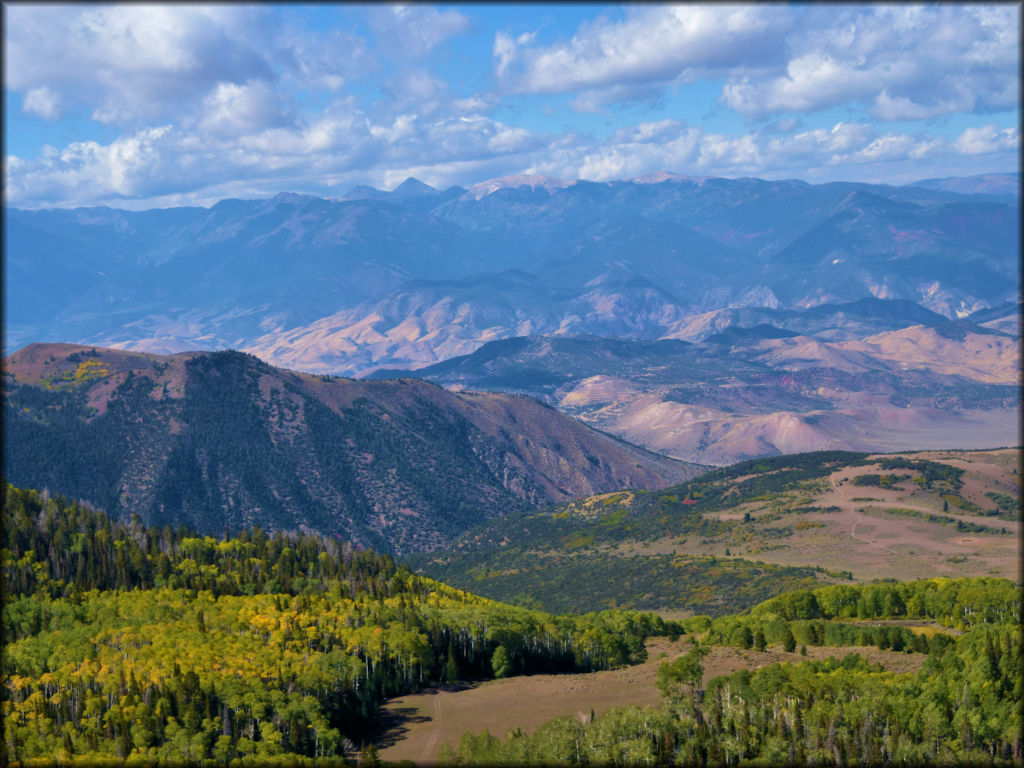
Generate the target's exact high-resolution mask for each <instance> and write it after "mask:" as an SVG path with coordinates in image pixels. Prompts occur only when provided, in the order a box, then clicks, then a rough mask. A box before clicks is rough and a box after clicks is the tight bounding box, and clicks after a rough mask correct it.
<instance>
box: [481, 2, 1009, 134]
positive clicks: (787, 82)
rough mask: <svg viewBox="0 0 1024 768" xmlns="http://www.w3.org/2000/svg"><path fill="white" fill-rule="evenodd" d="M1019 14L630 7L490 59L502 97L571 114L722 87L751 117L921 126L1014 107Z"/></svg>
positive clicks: (997, 8)
mask: <svg viewBox="0 0 1024 768" xmlns="http://www.w3.org/2000/svg"><path fill="white" fill-rule="evenodd" d="M1019 15H1020V7H1019V5H1010V4H1005V5H974V6H971V5H968V6H963V5H938V6H935V5H932V6H924V5H884V4H883V5H878V6H846V7H844V6H834V7H827V8H816V7H812V6H806V7H799V8H794V7H792V6H785V5H756V6H755V5H731V4H720V5H704V6H701V5H682V6H669V5H655V6H631V7H630V8H628V9H627V11H626V17H625V19H623V20H621V21H614V22H613V21H610V20H608V19H607V18H605V17H600V18H598V19H596V20H595V21H593V22H589V23H585V24H582V25H581V26H580V27H579V29H578V30H577V31H576V33H575V35H574V36H573V37H572V38H571V39H570V40H568V41H560V42H556V43H554V44H551V45H546V46H545V45H539V44H536V43H535V42H534V41H533V40H532V39H531V40H526V41H520V40H516V39H513V38H512V37H511V36H510V35H508V34H506V33H504V32H498V33H497V34H496V36H495V41H494V46H493V51H492V54H493V58H494V66H495V73H496V75H497V77H498V80H499V82H500V83H501V84H502V86H503V87H504V89H505V90H506V91H508V92H512V93H572V92H576V96H575V98H574V100H573V102H572V103H573V106H574V107H575V108H576V109H578V110H579V111H590V112H593V111H600V109H601V107H602V105H604V104H609V103H615V102H622V101H637V100H650V99H651V98H652V90H663V89H664V88H665V87H667V86H668V85H670V84H676V83H687V82H693V81H695V80H698V79H724V80H725V83H724V85H723V88H722V92H721V99H720V101H721V103H722V104H723V105H724V106H726V107H728V108H729V109H732V110H734V111H736V112H739V113H740V114H743V115H745V116H747V117H749V118H752V119H758V120H761V119H767V118H769V117H771V116H773V115H779V114H784V113H787V112H791V113H792V112H814V111H820V110H825V109H830V108H833V107H838V106H843V105H850V104H858V105H859V106H860V107H861V108H862V109H864V110H867V114H869V115H870V116H872V117H873V118H875V119H878V120H883V121H897V120H922V119H928V118H933V117H937V116H941V115H947V114H952V113H956V112H986V111H998V110H1006V109H1013V108H1015V107H1016V106H1017V105H1018V103H1019V88H1020V85H1019V75H1018V71H1019V67H1020V52H1019V44H1020V41H1019V34H1018V30H1019ZM641 85H642V86H643V87H638V86H641Z"/></svg>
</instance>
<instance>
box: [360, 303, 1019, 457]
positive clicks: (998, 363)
mask: <svg viewBox="0 0 1024 768" xmlns="http://www.w3.org/2000/svg"><path fill="white" fill-rule="evenodd" d="M724 314H730V315H731V317H728V318H725V320H726V321H731V322H734V323H737V324H733V325H725V327H724V330H716V329H717V328H719V327H721V326H720V323H721V322H722V320H723V317H722V315H724ZM765 319H767V320H772V321H774V322H776V323H778V325H770V324H768V323H763V322H762V323H758V324H757V325H752V326H746V325H739V324H738V323H740V322H743V323H750V322H754V321H757V320H765ZM979 319H983V318H979ZM713 331H714V332H713ZM812 331H813V333H814V334H815V335H812ZM681 335H684V334H681ZM685 335H688V336H690V338H694V339H701V340H699V341H694V342H691V341H684V340H683V339H679V338H671V339H659V340H637V339H609V338H602V337H596V336H573V337H568V336H527V337H518V338H512V339H502V340H499V341H492V342H489V343H487V344H485V345H484V346H482V347H481V348H479V349H478V350H476V351H475V352H473V353H472V354H470V355H464V356H460V357H455V358H451V359H449V360H446V361H444V362H441V363H436V364H434V365H431V366H427V367H425V368H419V369H417V370H392V371H387V370H378V371H376V372H375V373H372V374H370V376H371V377H372V378H385V377H405V376H415V377H420V378H425V379H428V380H430V381H434V382H436V383H438V384H440V385H442V386H444V387H445V388H447V389H451V390H478V391H502V392H518V393H522V394H527V395H530V396H531V397H535V398H537V399H538V400H540V401H542V402H545V403H548V404H550V405H552V406H554V407H557V408H558V409H559V410H561V411H562V412H564V413H567V414H570V415H572V416H575V417H576V418H579V419H582V420H583V421H585V422H587V423H590V424H593V425H594V426H597V427H599V428H600V429H603V430H606V431H608V432H610V433H612V434H615V435H618V436H619V437H622V438H623V439H626V440H629V441H630V442H634V443H636V444H638V445H643V446H645V447H647V448H650V449H652V450H657V451H663V452H665V453H667V454H668V455H671V456H675V457H677V458H681V459H686V460H689V461H700V462H703V463H710V464H731V463H734V462H736V461H741V460H743V459H748V458H753V457H756V456H765V455H778V454H785V453H794V452H799V451H809V450H823V449H844V450H873V451H878V450H883V451H891V450H914V449H922V448H938V447H946V448H982V447H993V446H1000V445H1017V444H1019V442H1020V432H1019V427H1018V418H1017V409H1018V406H1019V396H1020V391H1019V337H1018V336H1016V335H1012V334H1008V333H1005V332H1002V331H999V330H996V329H992V328H988V327H985V326H981V325H978V324H975V323H972V322H970V321H967V320H958V321H950V320H947V319H946V318H943V317H941V316H939V315H937V314H934V313H931V312H929V311H928V310H925V309H923V308H922V307H920V306H918V305H916V304H913V303H911V302H898V301H884V300H881V299H862V300H860V301H857V302H853V303H850V304H839V305H819V306H817V307H814V308H812V309H808V310H804V311H793V310H768V309H741V310H722V311H719V312H713V313H708V315H707V316H704V317H700V318H694V319H693V320H692V321H691V323H690V324H689V326H688V327H687V329H686V333H685Z"/></svg>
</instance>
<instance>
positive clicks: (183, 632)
mask: <svg viewBox="0 0 1024 768" xmlns="http://www.w3.org/2000/svg"><path fill="white" fill-rule="evenodd" d="M4 511H5V519H4V523H5V539H4V542H3V545H4V546H3V549H2V552H0V557H2V566H3V579H4V584H5V586H6V589H7V593H6V595H5V604H4V609H3V610H4V613H3V626H4V632H5V636H4V642H5V646H6V652H5V655H4V661H3V664H4V666H3V672H4V685H5V698H4V702H3V705H2V706H3V709H2V716H3V718H4V754H5V759H6V760H7V761H8V762H9V763H12V764H13V763H17V764H33V763H50V762H53V761H58V762H80V763H85V764H93V763H95V762H97V761H101V762H102V761H108V762H117V763H120V762H121V761H123V760H128V761H130V762H136V763H142V764H151V763H156V762H164V763H175V764H177V763H183V762H184V763H192V764H198V763H203V762H208V763H210V764H222V763H225V762H230V761H234V760H237V761H240V762H241V763H245V764H247V763H249V762H254V761H256V762H265V761H270V762H281V763H285V764H289V765H294V764H299V763H302V762H306V763H317V762H328V763H338V762H339V761H341V760H342V759H344V758H345V756H346V755H347V756H349V757H351V756H353V755H354V754H355V753H356V750H358V749H360V747H362V748H363V749H362V757H363V758H365V759H367V760H370V761H372V759H373V750H372V748H371V747H369V746H368V745H369V744H370V739H371V738H372V734H373V729H374V727H375V724H376V718H377V713H378V711H379V707H380V705H381V703H382V702H383V701H384V699H385V698H387V697H391V696H395V695H399V694H403V693H407V692H411V691H414V690H417V689H418V688H420V687H422V686H424V685H426V684H428V683H430V682H437V681H456V680H465V679H477V680H479V679H487V678H493V677H504V676H509V675H519V674H531V673H537V672H548V673H550V672H555V673H557V672H586V671H593V670H599V669H606V668H610V667H614V666H618V665H623V664H629V663H634V662H636V661H639V660H641V659H642V658H643V657H644V655H645V648H644V641H645V639H646V638H647V637H649V636H652V635H659V634H660V635H670V636H683V637H684V638H685V639H686V641H687V642H689V643H690V646H689V647H690V650H689V651H688V652H687V653H685V654H683V655H682V656H679V657H678V658H676V659H674V660H671V661H666V662H665V663H664V664H663V665H662V666H661V667H660V669H659V672H658V685H659V688H660V689H661V691H662V693H663V695H664V703H663V704H662V706H660V707H658V708H650V707H647V708H644V707H630V708H626V709H619V710H611V711H609V712H606V713H604V714H602V715H600V716H598V717H596V718H592V719H591V721H589V722H581V721H580V720H579V719H576V718H560V719H557V720H554V721H552V722H550V723H548V724H546V725H544V726H542V727H541V728H539V729H538V730H537V731H536V732H534V733H533V734H526V733H524V732H522V731H521V730H513V731H510V732H509V733H508V734H507V735H506V737H505V738H504V740H500V739H498V738H496V737H494V736H492V735H490V734H488V733H486V732H484V733H482V734H473V733H468V734H466V735H464V737H463V738H462V740H461V742H460V743H459V745H458V750H457V751H456V750H451V749H447V750H442V755H441V758H442V759H443V760H445V761H450V762H455V763H458V764H493V763H496V762H504V763H512V764H531V763H533V764H551V763H572V764H586V765H605V764H616V765H632V764H650V765H654V764H657V765H673V764H686V765H690V764H705V765H727V764H734V763H738V762H742V763H749V764H778V763H780V762H787V761H788V762H797V763H815V764H824V763H827V764H851V765H852V764H865V763H866V764H875V763H894V764H897V763H904V764H933V763H960V762H964V761H984V762H986V763H988V762H995V763H997V764H1003V763H1019V762H1020V760H1021V757H1022V746H1024V745H1022V734H1021V725H1020V723H1021V714H1022V711H1021V701H1022V690H1021V686H1022V683H1021V675H1020V670H1021V661H1022V659H1021V637H1020V605H1021V602H1020V591H1019V588H1018V587H1017V586H1015V585H1013V584H1011V583H1010V582H1008V581H1006V580H1002V579H993V578H977V579H958V580H951V579H925V580H920V581H914V582H903V583H900V582H895V581H880V582H876V583H873V584H866V585H857V586H854V585H845V584H839V585H830V586H824V587H819V588H816V589H806V590H799V591H796V592H788V593H786V594H783V595H779V596H777V597H774V598H771V599H769V600H766V601H764V602H762V603H760V604H758V605H756V606H754V607H753V608H751V609H749V610H746V611H743V612H741V613H738V614H731V615H727V616H720V617H718V618H711V617H708V616H695V617H692V618H689V619H685V620H683V621H679V622H672V621H665V620H663V619H661V618H659V617H658V616H656V615H653V614H644V613H638V612H635V611H603V612H600V613H592V614H585V615H575V616H574V615H562V616H556V615H552V614H547V613H542V612H539V611H533V610H528V609H525V608H518V607H513V606H509V605H504V604H501V603H497V602H494V601H491V600H487V599H484V598H480V597H476V596H474V595H471V594H469V593H467V592H464V591H461V590H458V589H453V588H451V587H448V586H446V585H444V584H442V583H440V582H437V581H434V580H432V579H429V578H426V577H422V576H417V575H415V574H413V573H411V572H410V571H409V570H408V569H406V568H404V567H402V566H399V565H396V563H395V562H394V561H393V560H392V559H391V558H390V557H388V556H386V555H378V554H376V553H374V552H371V551H367V550H359V549H356V548H354V547H352V546H351V545H350V544H347V543H342V542H338V541H334V540H329V539H324V538H321V537H315V536H309V535H305V534H300V535H285V534H283V533H275V534H273V535H268V534H267V533H266V532H264V531H262V530H260V529H258V528H256V529H253V530H243V531H239V532H237V533H235V534H231V533H230V532H227V531H226V532H225V535H224V536H223V537H221V538H214V537H212V536H200V535H198V534H196V533H195V532H194V531H192V530H189V529H188V528H187V527H186V526H179V527H177V528H171V527H170V526H165V527H163V528H156V527H147V526H144V525H142V523H141V522H140V521H139V520H138V519H133V520H131V521H129V522H127V523H119V522H114V521H112V520H111V519H110V518H109V517H107V516H106V515H105V514H103V513H102V512H97V511H94V510H92V509H90V508H88V507H87V506H84V505H82V504H81V503H79V502H75V501H68V500H66V499H63V498H48V497H46V496H44V495H41V494H39V493H37V492H35V491H30V490H20V489H17V488H15V487H13V486H10V485H8V486H7V487H6V498H5V507H4ZM943 628H945V629H943ZM814 645H817V646H840V645H843V646H850V645H860V646H864V647H868V646H877V647H878V648H881V649H886V650H888V651H890V652H904V653H917V654H927V658H926V660H925V661H924V664H923V665H922V666H921V668H920V669H919V670H918V671H917V672H912V673H906V674H895V673H893V672H889V671H885V670H884V669H882V668H881V667H879V666H878V665H876V664H872V663H871V662H869V661H868V660H866V659H865V658H863V657H861V656H859V655H857V654H851V655H848V656H846V657H845V658H844V659H843V660H842V661H837V660H836V659H833V658H825V659H824V660H813V661H812V660H808V661H806V662H803V663H799V664H785V663H784V664H772V665H769V666H767V667H763V668H761V669H758V670H754V671H751V670H741V671H739V672H736V673H735V674H732V675H729V676H725V677H718V678H715V679H713V680H711V682H710V683H709V684H708V685H707V688H706V689H702V688H701V687H700V686H701V682H700V681H701V679H702V673H703V668H702V659H703V657H704V655H705V654H706V652H707V650H708V649H709V648H711V647H713V646H733V647H737V648H740V649H748V648H755V649H764V648H765V647H767V646H778V647H780V648H783V649H785V650H787V651H790V652H792V651H794V650H795V649H796V648H797V647H798V646H804V647H806V646H814Z"/></svg>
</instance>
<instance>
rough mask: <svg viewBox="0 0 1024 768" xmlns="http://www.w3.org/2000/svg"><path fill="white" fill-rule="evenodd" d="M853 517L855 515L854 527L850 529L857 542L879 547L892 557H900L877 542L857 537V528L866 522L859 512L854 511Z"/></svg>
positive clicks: (894, 551)
mask: <svg viewBox="0 0 1024 768" xmlns="http://www.w3.org/2000/svg"><path fill="white" fill-rule="evenodd" d="M853 515H854V517H855V519H854V521H853V527H852V528H850V536H852V537H853V538H855V539H856V540H857V541H863V542H864V543H865V544H870V545H871V546H872V547H878V548H879V549H883V550H885V551H886V552H888V553H889V554H890V555H898V554H899V553H898V552H897V551H896V550H894V549H889V548H888V547H887V546H885V545H884V544H879V543H878V542H877V541H871V540H870V539H862V538H861V537H860V536H858V535H857V526H858V525H860V524H861V523H862V522H864V515H862V514H861V513H860V512H857V511H853Z"/></svg>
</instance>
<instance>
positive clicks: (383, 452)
mask: <svg viewBox="0 0 1024 768" xmlns="http://www.w3.org/2000/svg"><path fill="white" fill-rule="evenodd" d="M4 403H5V418H4V441H5V445H7V446H14V447H16V450H7V451H5V452H4V474H5V477H6V478H7V479H8V480H9V481H11V482H15V483H20V484H22V485H26V486H31V487H37V488H47V489H49V490H50V491H51V492H53V493H58V492H59V493H63V494H66V495H69V496H74V497H77V498H82V499H86V500H88V501H90V502H91V503H92V504H94V505H95V506H97V507H101V508H104V509H106V510H108V511H109V512H110V513H111V514H113V515H115V516H117V517H123V518H126V517H127V516H128V515H129V514H132V513H137V514H138V515H140V517H141V518H142V519H143V520H144V521H145V522H147V523H149V524H156V525H162V524H165V523H171V524H177V523H187V524H189V525H191V526H193V527H195V528H196V530H199V531H201V532H204V533H209V532H214V533H220V532H221V531H223V530H224V528H225V527H229V528H231V529H238V528H241V527H243V526H252V525H261V526H263V527H264V528H267V529H271V530H293V531H298V530H306V531H316V532H320V533H324V534H329V535H338V536H341V537H343V538H346V539H352V540H353V541H355V542H357V543H360V544H361V545H363V546H366V545H369V544H373V545H374V546H375V547H376V548H378V549H379V550H381V551H389V552H407V551H411V550H414V549H429V548H434V547H438V546H441V545H443V544H444V543H446V542H447V541H450V540H451V539H452V538H453V537H454V536H456V535H458V534H459V533H461V532H462V531H463V530H465V529H466V528H468V527H470V526H471V525H473V524H475V523H478V522H480V521H481V520H484V519H486V518H488V517H494V516H497V515H501V514H505V513H507V512H510V511H513V510H523V509H527V508H530V507H536V506H538V505H542V504H549V503H551V502H555V501H561V500H567V499H570V498H575V497H579V496H585V495H588V494H591V493H595V492H600V491H603V490H608V491H610V490H613V489H618V488H622V487H633V488H636V487H664V486H666V485H671V484H672V483H675V482H679V481H680V480H682V479H684V478H686V477H692V476H694V475H695V474H697V471H698V470H697V468H696V467H694V466H693V465H689V464H685V463H683V462H678V461H673V460H671V459H668V458H665V457H663V456H659V455H656V454H653V453H650V452H648V451H645V450H642V449H640V448H637V447H635V446H632V445H629V444H628V443H624V442H622V441H619V440H617V439H615V438H612V437H610V436H608V435H605V434H603V433H600V432H597V431H595V430H593V429H591V428H589V427H586V426H584V425H582V424H580V423H578V422H576V421H573V420H572V419H570V418H568V417H565V416H562V415H560V414H558V413H557V412H556V411H554V410H552V409H551V408H548V407H545V406H542V405H541V404H539V403H537V402H536V401H533V400H531V399H529V398H526V397H522V396H514V395H491V394H471V393H466V394H453V393H449V392H446V391H444V390H443V389H441V388H440V387H438V386H436V385H434V384H430V383H428V382H422V381H409V380H405V381H388V382H360V381H353V380H349V379H334V378H330V377H324V376H312V375H304V374H298V373H293V372H290V371H284V370H281V369H276V368H273V367H271V366H269V365H266V364H265V363H262V362H260V361H259V360H257V359H256V358H254V357H252V356H251V355H246V354H242V353H239V352H218V353H195V354H182V355H175V356H170V357H167V356H159V355H147V354H141V353H132V352H123V351H118V350H106V349H95V348H88V347H81V346H74V345H59V344H54V345H32V346H30V347H28V348H26V349H23V350H21V351H19V352H18V353H16V354H14V355H12V356H10V357H8V358H6V359H5V360H4Z"/></svg>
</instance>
